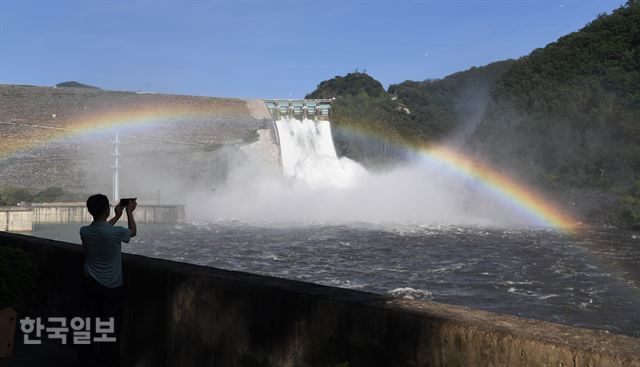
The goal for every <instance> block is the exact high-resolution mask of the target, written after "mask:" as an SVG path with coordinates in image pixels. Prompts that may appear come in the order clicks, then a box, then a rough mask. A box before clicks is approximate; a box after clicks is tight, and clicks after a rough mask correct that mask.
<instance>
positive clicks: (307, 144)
mask: <svg viewBox="0 0 640 367" xmlns="http://www.w3.org/2000/svg"><path fill="white" fill-rule="evenodd" d="M276 124H277V126H278V131H279V134H280V144H281V151H282V155H283V156H282V165H283V167H284V174H283V169H282V168H281V167H279V166H269V165H264V164H259V163H257V162H255V161H252V160H246V159H241V158H235V159H230V160H229V161H230V162H233V163H231V164H230V165H229V166H228V172H227V175H226V179H225V181H224V182H223V183H222V184H221V185H220V186H219V187H216V188H215V190H205V191H197V190H196V191H192V192H191V193H190V194H188V195H187V196H185V197H184V198H183V199H184V202H185V204H186V205H187V208H188V211H187V215H188V217H189V218H191V219H193V220H197V221H219V220H239V221H244V222H253V223H260V222H262V223H265V222H269V223H272V222H282V223H291V224H295V223H353V222H368V223H405V224H407V223H414V224H415V223H418V224H446V225H457V224H460V225H491V226H513V225H523V224H527V223H526V220H525V219H524V218H522V217H520V216H519V215H518V214H517V213H515V214H514V213H513V211H512V210H511V209H510V208H507V207H504V206H503V205H501V204H499V203H498V202H497V201H496V200H495V199H494V198H492V197H491V196H490V195H488V194H487V192H485V191H484V190H483V189H482V188H481V186H480V185H478V183H477V182H475V181H473V180H469V179H464V178H461V177H460V176H457V175H455V174H454V173H451V172H448V171H447V170H446V169H443V167H439V166H434V165H433V163H429V162H427V161H426V160H423V159H421V158H420V157H415V158H414V159H413V160H412V161H411V162H409V163H407V164H404V165H399V166H395V167H393V168H390V169H388V170H386V171H382V172H369V171H367V170H366V169H365V168H364V167H363V166H362V165H360V164H359V163H357V162H355V161H353V160H351V159H349V158H346V157H338V156H337V155H336V153H335V149H334V148H333V142H332V140H331V131H330V123H329V122H328V121H324V122H323V121H311V120H305V121H299V120H280V121H278V122H277V123H276ZM229 154H231V156H233V153H229Z"/></svg>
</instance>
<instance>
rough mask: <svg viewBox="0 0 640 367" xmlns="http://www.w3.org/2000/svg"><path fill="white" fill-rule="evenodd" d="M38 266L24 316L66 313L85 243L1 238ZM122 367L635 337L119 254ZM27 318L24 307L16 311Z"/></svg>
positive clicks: (434, 354)
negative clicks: (34, 290)
mask: <svg viewBox="0 0 640 367" xmlns="http://www.w3.org/2000/svg"><path fill="white" fill-rule="evenodd" d="M0 246H15V247H19V248H21V249H23V250H25V251H27V252H29V253H30V254H31V255H32V256H33V258H34V259H35V262H36V265H37V269H38V292H37V295H38V296H37V299H36V300H35V301H34V302H35V305H38V306H37V307H34V308H33V310H31V311H29V312H30V313H29V316H34V313H39V314H41V315H43V316H51V315H56V316H74V315H76V314H77V312H78V305H80V304H81V299H80V297H81V295H80V293H79V292H78V291H77V290H78V289H80V282H81V278H82V256H83V255H82V248H81V247H80V246H77V245H72V244H67V243H63V242H56V241H49V240H44V239H39V238H35V237H28V236H22V235H16V234H7V233H0ZM123 261H124V276H125V284H126V290H125V293H126V295H125V297H126V299H125V306H124V309H125V314H124V325H123V334H122V335H121V361H122V364H123V365H126V366H243V367H247V366H296V367H304V366H329V367H335V366H340V365H342V366H344V365H348V366H350V367H360V366H364V367H375V366H381V367H382V366H384V367H393V366H433V367H439V366H449V367H456V366H460V367H462V366H464V367H467V366H573V367H587V366H590V367H592V366H630V367H633V366H640V339H636V338H631V337H626V336H620V335H614V334H611V333H608V332H603V331H596V330H588V329H579V328H573V327H569V326H563V325H558V324H552V323H547V322H542V321H536V320H527V319H521V318H517V317H512V316H503V315H497V314H493V313H489V312H483V311H475V310H471V309H466V308H462V307H455V306H449V305H443V304H436V303H430V302H423V301H412V300H401V299H395V298H391V297H389V296H385V295H377V294H372V293H367V292H360V291H354V290H348V289H340V288H333V287H327V286H320V285H315V284H310V283H303V282H297V281H291V280H284V279H278V278H272V277H266V276H258V275H252V274H248V273H243V272H236V271H228V270H221V269H216V268H210V267H203V266H196V265H190V264H184V263H178V262H172V261H167V260H159V259H152V258H147V257H143V256H135V255H126V254H125V255H124V256H123ZM24 316H27V315H26V314H24V312H23V314H22V315H19V317H24Z"/></svg>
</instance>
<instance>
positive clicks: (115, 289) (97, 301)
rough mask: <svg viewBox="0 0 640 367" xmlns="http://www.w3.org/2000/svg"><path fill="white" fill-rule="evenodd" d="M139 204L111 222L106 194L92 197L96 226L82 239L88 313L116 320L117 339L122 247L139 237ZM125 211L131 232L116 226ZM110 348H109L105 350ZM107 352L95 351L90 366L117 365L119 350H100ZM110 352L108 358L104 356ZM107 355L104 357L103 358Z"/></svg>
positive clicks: (84, 231)
mask: <svg viewBox="0 0 640 367" xmlns="http://www.w3.org/2000/svg"><path fill="white" fill-rule="evenodd" d="M136 206H137V203H136V202H135V201H130V202H129V203H128V204H127V205H126V208H125V207H123V206H121V205H120V204H118V205H117V206H116V207H115V209H114V211H115V216H114V217H113V218H111V220H109V221H107V218H108V217H109V212H110V211H111V209H110V208H111V207H110V205H109V199H107V197H106V196H104V195H102V194H97V195H93V196H91V197H89V199H88V200H87V209H89V213H91V215H92V216H93V222H92V223H91V224H89V225H88V226H84V227H82V228H80V238H81V239H82V247H84V284H83V288H84V289H83V291H84V298H85V302H86V307H87V311H88V312H89V315H90V316H91V318H92V322H94V321H95V318H96V317H99V318H100V320H102V321H106V320H108V319H109V318H113V319H114V327H115V335H116V337H117V336H118V331H119V315H118V314H119V312H118V311H119V306H120V299H121V292H122V285H123V281H122V256H121V243H122V242H125V243H129V240H130V239H131V238H132V237H135V236H136V232H137V230H136V222H135V220H134V218H133V212H134V210H135V209H136ZM123 210H126V213H127V222H128V228H124V227H120V226H115V224H116V223H117V222H118V220H119V219H120V217H121V216H122V212H123ZM105 347H107V346H105ZM100 349H102V350H104V352H97V351H96V350H95V349H94V351H93V352H92V353H91V354H92V356H89V357H88V358H90V359H92V361H87V363H86V365H96V364H97V363H96V362H97V361H99V362H98V363H100V364H102V365H114V363H115V359H116V358H117V346H116V345H114V347H113V348H108V347H107V348H100ZM105 352H107V353H106V354H107V355H104V354H105ZM100 354H103V355H102V356H99V355H100Z"/></svg>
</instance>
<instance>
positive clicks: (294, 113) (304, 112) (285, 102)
mask: <svg viewBox="0 0 640 367" xmlns="http://www.w3.org/2000/svg"><path fill="white" fill-rule="evenodd" d="M264 102H265V103H266V105H267V108H268V109H269V113H270V114H271V116H272V117H273V119H274V120H280V119H281V118H298V119H302V118H308V119H318V120H328V119H329V116H330V115H331V102H332V100H331V99H299V100H294V99H266V100H264Z"/></svg>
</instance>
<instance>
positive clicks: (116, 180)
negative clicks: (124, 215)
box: [113, 131, 120, 204]
mask: <svg viewBox="0 0 640 367" xmlns="http://www.w3.org/2000/svg"><path fill="white" fill-rule="evenodd" d="M119 157H120V134H119V133H118V132H117V131H116V137H115V139H114V140H113V202H114V203H116V204H117V203H118V201H119V200H120V187H119V186H120V176H119V174H120V172H119V170H120V166H119Z"/></svg>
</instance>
